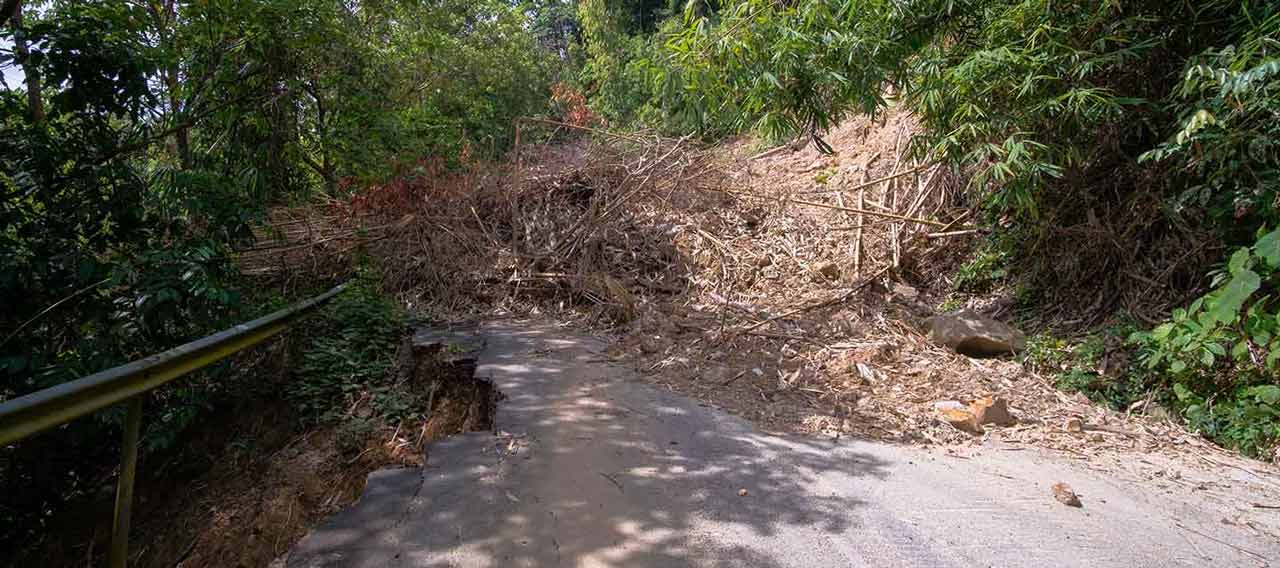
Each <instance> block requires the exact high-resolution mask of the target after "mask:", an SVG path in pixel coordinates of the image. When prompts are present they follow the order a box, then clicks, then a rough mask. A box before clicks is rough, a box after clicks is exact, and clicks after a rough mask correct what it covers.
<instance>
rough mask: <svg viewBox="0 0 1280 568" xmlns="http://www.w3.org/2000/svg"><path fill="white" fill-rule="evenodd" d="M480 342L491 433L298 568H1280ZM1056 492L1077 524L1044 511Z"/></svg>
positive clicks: (1222, 534) (1110, 508)
mask: <svg viewBox="0 0 1280 568" xmlns="http://www.w3.org/2000/svg"><path fill="white" fill-rule="evenodd" d="M483 333H484V336H485V337H486V340H487V348H486V349H485V351H484V352H483V354H482V356H481V360H480V365H479V368H478V370H477V374H478V375H480V376H491V377H492V378H493V380H494V382H495V383H496V384H497V386H498V388H499V389H500V390H501V391H502V392H503V393H504V394H505V395H506V397H507V398H506V399H505V400H504V401H502V402H501V403H500V405H499V410H498V414H497V419H496V422H497V424H496V429H497V432H496V433H490V432H473V433H468V434H461V435H457V436H453V437H451V438H448V439H446V440H443V441H441V442H437V443H436V444H434V445H432V446H431V447H430V448H429V449H428V450H427V452H428V455H427V462H426V463H427V465H426V467H425V468H422V469H394V470H383V471H379V472H375V473H373V474H372V475H370V477H369V483H368V487H367V488H366V490H365V494H364V496H363V497H362V498H361V499H360V501H359V502H357V503H356V504H355V505H353V506H352V507H351V508H349V509H348V510H346V511H344V512H341V513H339V514H338V515H335V516H334V517H333V518H331V519H330V520H329V521H327V522H326V523H324V524H323V525H321V526H319V527H317V528H316V529H315V530H314V531H312V533H311V534H309V535H308V536H307V537H305V538H304V539H303V540H302V541H301V542H299V543H298V544H297V545H296V546H295V547H294V549H293V550H292V551H291V552H290V553H289V555H288V557H287V565H288V566H290V567H320V566H358V567H365V566H368V567H374V566H377V567H382V566H413V567H419V566H422V567H426V566H430V567H436V566H439V567H444V566H459V567H494V568H497V567H520V566H581V567H604V566H655V567H677V566H699V567H738V566H759V567H775V566H776V567H783V566H788V567H791V566H795V567H801V566H804V567H808V566H817V567H824V568H827V567H831V568H834V567H849V566H874V567H885V566H930V567H936V566H963V567H965V568H971V567H976V566H997V567H1008V566H1032V567H1051V566H1054V567H1056V566H1089V567H1103V566H1122V567H1125V568H1134V567H1144V566H1153V567H1156V566H1158V567H1168V566H1268V565H1269V564H1268V562H1271V563H1276V562H1280V543H1277V542H1275V541H1272V540H1269V539H1266V538H1262V537H1259V536H1258V533H1256V532H1248V531H1245V530H1242V529H1240V528H1239V527H1234V526H1230V525H1227V524H1224V523H1222V522H1221V517H1222V512H1221V511H1218V510H1214V509H1212V508H1211V507H1209V506H1208V505H1205V504H1202V503H1198V502H1197V501H1196V500H1195V499H1194V498H1191V497H1188V498H1185V499H1180V498H1175V497H1170V496H1169V495H1168V494H1166V493H1164V492H1160V491H1156V490H1154V489H1151V488H1147V487H1144V486H1142V485H1141V484H1137V483H1134V482H1130V481H1121V480H1119V479H1116V478H1112V477H1108V476H1106V475H1104V474H1101V473H1097V472H1093V471H1089V470H1086V469H1083V468H1080V467H1078V466H1074V465H1072V464H1070V463H1067V462H1066V461H1064V460H1060V459H1056V458H1052V457H1049V456H1046V455H1042V454H1040V453H1038V452H1035V451H1008V452H1006V451H986V452H982V453H981V455H979V456H975V457H973V458H971V459H961V458H956V457H949V456H946V455H943V454H939V453H936V452H935V453H929V452H926V451H924V450H918V449H913V448H907V447H897V446H891V445H885V444H877V443H870V442H859V441H853V440H839V441H835V440H830V439H826V440H824V439H816V438H802V437H787V436H774V435H768V434H764V433H761V432H760V431H758V430H757V429H755V428H754V427H752V426H751V425H750V424H748V423H746V422H744V421H742V420H740V419H738V418H735V417H732V416H730V415H727V414H725V413H723V412H720V411H718V410H714V409H711V408H708V407H705V406H701V405H699V404H698V403H697V402H696V401H693V400H690V399H687V398H684V397H682V396H679V395H677V394H674V393H670V392H664V391H661V390H658V389H655V388H653V387H652V386H649V385H648V384H646V383H644V382H642V381H641V380H640V379H639V378H637V377H635V376H634V375H632V374H631V371H629V370H627V369H625V368H622V367H619V366H615V365H610V364H609V363H608V362H606V361H605V359H604V357H603V350H604V344H603V343H602V342H599V341H596V340H594V339H591V338H585V337H579V336H575V335H573V334H571V333H569V332H566V331H563V330H560V329H557V328H555V327H551V326H540V325H533V324H517V323H500V324H490V325H486V326H485V328H484V332H483ZM1059 481H1062V482H1067V483H1069V484H1070V485H1071V486H1072V487H1073V488H1074V489H1075V490H1076V492H1077V493H1079V494H1080V496H1081V499H1082V500H1083V502H1084V507H1083V508H1072V507H1067V506H1065V505H1063V504H1061V503H1059V502H1058V501H1056V500H1054V499H1053V497H1052V495H1051V493H1050V489H1049V487H1050V485H1051V484H1053V483H1055V482H1059ZM1206 507H1209V508H1206ZM1276 514H1277V515H1280V511H1276Z"/></svg>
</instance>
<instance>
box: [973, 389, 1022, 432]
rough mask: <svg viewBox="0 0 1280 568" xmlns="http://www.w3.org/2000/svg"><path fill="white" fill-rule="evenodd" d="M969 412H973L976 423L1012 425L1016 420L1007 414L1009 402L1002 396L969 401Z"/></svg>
mask: <svg viewBox="0 0 1280 568" xmlns="http://www.w3.org/2000/svg"><path fill="white" fill-rule="evenodd" d="M969 412H971V413H973V416H974V418H976V419H977V420H978V424H995V425H997V426H1012V425H1014V424H1017V423H1018V420H1017V419H1016V418H1014V417H1013V415H1012V414H1009V404H1008V403H1006V402H1005V401H1004V399H1003V398H992V397H989V396H988V397H983V398H980V399H978V400H975V401H973V402H970V403H969Z"/></svg>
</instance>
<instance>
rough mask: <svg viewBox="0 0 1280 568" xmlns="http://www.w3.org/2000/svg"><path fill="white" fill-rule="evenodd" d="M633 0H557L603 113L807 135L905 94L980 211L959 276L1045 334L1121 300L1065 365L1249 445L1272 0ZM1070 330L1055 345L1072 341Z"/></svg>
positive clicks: (925, 150) (1257, 440) (1272, 269)
mask: <svg viewBox="0 0 1280 568" xmlns="http://www.w3.org/2000/svg"><path fill="white" fill-rule="evenodd" d="M636 4H638V5H635V6H633V5H629V4H625V3H624V5H623V6H619V5H618V4H616V3H609V2H603V1H599V0H585V1H584V2H582V3H581V7H580V14H581V23H582V29H583V35H584V37H585V39H586V41H587V59H586V62H585V68H584V73H583V74H582V80H583V87H584V89H585V90H586V92H587V93H588V96H589V99H590V101H591V103H592V106H593V108H594V109H596V110H597V111H598V112H600V113H601V115H602V116H603V117H604V118H605V119H607V120H608V121H610V122H611V124H614V125H618V126H622V125H645V126H650V127H656V128H659V129H664V130H666V131H669V132H672V133H684V132H690V131H694V132H700V133H702V134H703V135H704V136H707V137H711V138H716V137H719V136H723V135H726V134H732V133H739V132H752V133H756V134H759V135H761V136H762V137H764V139H766V140H773V141H776V142H781V141H786V140H793V139H799V140H800V141H801V142H809V143H812V144H815V145H817V146H818V147H819V148H820V149H822V148H823V147H824V146H825V142H824V141H823V139H822V137H823V134H824V132H826V131H827V130H828V129H829V128H831V127H832V126H833V125H835V124H838V123H839V122H840V121H842V120H844V119H847V118H849V117H851V116H855V115H858V114H877V113H882V112H884V111H885V109H886V108H888V106H889V105H893V104H899V105H904V106H905V107H906V108H907V109H909V110H910V111H911V112H912V113H914V114H915V115H916V116H918V117H919V119H920V122H921V127H922V128H921V131H920V132H919V133H918V135H917V136H916V137H915V138H914V140H913V141H912V143H913V149H914V152H916V154H917V155H918V156H920V157H923V158H927V159H929V160H934V161H940V162H943V163H946V164H948V165H949V166H951V167H952V168H954V171H956V172H959V173H961V174H963V175H964V176H965V177H966V178H967V179H968V182H967V196H968V198H969V199H970V200H971V203H972V204H974V206H976V207H978V208H979V209H980V210H981V212H982V219H983V222H984V224H985V225H986V227H988V228H989V230H990V237H989V238H988V239H987V240H986V241H985V244H984V245H982V246H980V247H979V248H978V249H977V250H976V252H975V253H974V257H973V260H972V261H971V262H969V263H968V264H965V265H963V266H962V267H961V268H960V269H959V272H958V273H957V274H956V276H955V284H956V287H957V289H958V291H959V292H961V293H965V294H971V293H980V292H985V291H987V290H990V289H993V288H995V287H999V286H1001V285H1009V286H1011V287H1013V288H1016V290H1017V296H1018V298H1017V301H1018V303H1019V305H1020V307H1021V308H1022V309H1020V313H1021V314H1022V315H1023V316H1025V317H1026V318H1027V319H1030V320H1034V322H1033V324H1034V325H1037V326H1040V327H1045V328H1046V329H1055V330H1057V331H1056V333H1058V334H1059V335H1063V334H1065V335H1068V336H1072V337H1076V336H1078V335H1079V334H1080V333H1084V334H1085V335H1084V337H1086V338H1088V337H1094V338H1096V337H1097V335H1096V334H1098V333H1101V334H1103V335H1115V332H1114V331H1112V329H1118V328H1114V327H1113V326H1114V325H1115V324H1111V323H1108V322H1115V321H1120V320H1126V319H1127V320H1131V321H1136V322H1138V324H1137V326H1136V327H1137V328H1138V329H1137V330H1135V331H1134V332H1133V333H1132V334H1129V335H1128V336H1127V337H1126V338H1125V341H1121V342H1119V345H1115V346H1113V347H1111V348H1108V352H1110V351H1111V350H1120V351H1126V352H1128V353H1129V355H1130V356H1129V357H1128V358H1127V359H1128V360H1129V363H1128V364H1127V366H1126V368H1125V369H1124V370H1123V371H1121V372H1120V378H1114V379H1113V378H1106V379H1104V380H1105V381H1108V382H1111V381H1115V382H1116V384H1113V385H1109V386H1105V387H1104V386H1098V385H1095V384H1094V383H1093V382H1081V380H1080V377H1079V376H1075V375H1072V373H1077V374H1078V373H1079V371H1078V370H1077V371H1071V370H1067V371H1064V372H1065V373H1066V375H1065V376H1064V379H1063V383H1064V385H1065V386H1072V385H1076V386H1081V387H1084V385H1086V384H1089V385H1094V386H1088V387H1084V388H1083V390H1084V391H1086V392H1089V393H1091V394H1092V395H1094V396H1096V397H1099V399H1100V400H1106V401H1108V402H1109V403H1111V404H1113V405H1116V406H1127V405H1130V404H1133V403H1135V402H1140V401H1143V400H1147V399H1150V398H1151V397H1155V398H1156V399H1157V400H1158V401H1160V402H1161V403H1164V404H1167V405H1169V406H1170V407H1171V408H1173V409H1175V410H1176V411H1177V412H1178V413H1179V414H1180V415H1181V416H1182V417H1183V418H1185V419H1186V421H1187V423H1188V424H1189V425H1190V426H1191V427H1192V428H1193V429H1196V430H1198V431H1201V432H1203V433H1205V434H1206V435H1208V436H1210V437H1212V438H1214V439H1216V440H1218V441H1219V442H1221V443H1223V444H1225V445H1228V446H1231V447H1235V448H1239V449H1240V450H1242V451H1244V452H1245V453H1247V454H1249V455H1254V456H1259V457H1262V456H1270V455H1271V453H1272V450H1273V449H1274V448H1275V447H1276V444H1277V441H1280V398H1278V396H1277V395H1280V383H1278V382H1277V381H1278V380H1277V377H1278V376H1280V366H1277V362H1278V361H1280V342H1277V340H1276V325H1277V322H1280V304H1278V303H1277V302H1276V300H1275V298H1276V292H1277V285H1278V283H1277V281H1276V278H1275V274H1276V267H1277V265H1276V260H1277V255H1278V254H1280V248H1277V246H1278V245H1280V239H1278V238H1277V233H1276V232H1275V229H1276V228H1277V226H1278V225H1280V131H1277V130H1276V128H1277V127H1276V125H1277V124H1280V122H1278V121H1277V118H1280V40H1278V39H1277V38H1280V9H1278V8H1277V7H1276V5H1275V4H1274V3H1271V2H1260V1H1259V2H1254V1H1246V2H1225V1H1210V2H1199V3H1194V4H1188V3H1176V2H1175V3H1169V2H1136V3H1123V4H1119V3H1113V2H1077V3H1074V4H1061V3H1056V2H1048V1H1046V0H970V1H965V2H951V1H946V2H942V1H936V2H935V1H930V0H924V1H919V2H907V3H900V2H878V1H857V0H827V1H818V2H800V3H788V2H771V1H767V0H744V1H726V2H714V1H693V2H687V3H682V4H680V5H678V6H677V5H672V6H665V7H660V6H652V5H648V3H643V2H640V3H636ZM655 22H657V23H655ZM806 139H807V140H806ZM1064 322H1066V323H1064ZM1091 330H1093V331H1091ZM1097 330H1101V331H1097ZM1090 333H1093V334H1094V335H1092V336H1091V335H1089V334H1090ZM1093 341H1096V339H1085V340H1083V341H1082V342H1078V344H1077V343H1076V342H1068V343H1063V344H1062V349H1064V350H1066V349H1070V350H1073V351H1075V352H1076V353H1077V354H1078V355H1079V356H1085V357H1087V355H1083V354H1087V353H1089V352H1090V351H1091V349H1090V348H1089V345H1090V343H1091V342H1093ZM1113 343H1114V342H1113ZM1098 356H1101V354H1098Z"/></svg>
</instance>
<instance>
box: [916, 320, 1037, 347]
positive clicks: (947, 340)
mask: <svg viewBox="0 0 1280 568" xmlns="http://www.w3.org/2000/svg"><path fill="white" fill-rule="evenodd" d="M929 338H930V339H932V340H933V341H934V343H938V344H941V345H946V346H947V347H950V348H952V349H955V350H956V351H957V352H959V353H961V354H964V355H968V356H970V357H993V356H996V355H1007V354H1010V353H1016V352H1018V351H1022V350H1023V348H1025V347H1026V346H1027V338H1026V336H1025V335H1023V334H1022V332H1021V331H1018V330H1016V329H1013V328H1012V327H1009V325H1007V324H1004V323H1001V322H998V321H996V320H993V319H991V318H989V317H986V316H983V315H979V314H977V313H975V312H974V311H973V310H961V311H959V312H956V313H952V314H943V315H937V316H934V317H932V318H929Z"/></svg>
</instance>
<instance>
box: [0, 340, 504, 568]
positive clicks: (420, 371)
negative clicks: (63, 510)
mask: <svg viewBox="0 0 1280 568" xmlns="http://www.w3.org/2000/svg"><path fill="white" fill-rule="evenodd" d="M413 369H414V372H413V373H412V375H411V376H410V377H408V378H409V381H408V383H407V384H406V388H413V389H424V391H430V390H434V391H435V393H436V394H435V395H434V396H433V397H431V399H430V400H431V401H432V403H431V412H430V413H429V417H428V419H427V420H425V421H420V422H417V423H411V422H405V423H402V424H396V425H392V424H385V423H382V422H380V421H378V420H377V419H376V418H374V417H373V416H372V415H371V414H372V413H371V411H370V410H369V409H367V408H364V407H355V408H352V409H351V410H350V412H349V413H348V416H347V418H346V419H345V420H343V421H342V422H340V423H339V424H338V425H325V426H313V427H303V426H301V422H300V421H299V420H298V416H297V415H296V414H295V413H294V411H293V409H292V407H291V406H290V405H289V404H287V403H285V402H283V401H280V400H279V399H272V398H267V399H261V400H254V401H245V402H243V403H241V404H239V405H238V406H236V407H234V408H227V409H224V410H223V411H221V412H218V413H217V414H215V415H214V416H211V417H210V418H208V419H207V420H206V421H205V422H204V424H205V425H204V426H202V427H199V428H197V430H196V431H195V432H192V433H191V434H190V435H189V436H188V438H187V439H186V440H185V441H184V442H183V443H182V444H180V445H179V447H180V448H181V451H179V452H177V453H175V454H170V455H164V456H160V455H156V456H152V457H151V458H150V459H145V460H144V461H143V462H142V463H141V464H140V475H141V477H140V479H139V483H138V486H137V488H136V492H137V493H136V495H137V498H136V500H135V508H134V517H133V518H134V522H133V530H132V531H131V535H132V538H131V564H130V565H131V566H142V567H157V568H158V567H165V568H171V567H174V566H184V567H191V568H195V567H231V566H234V567H261V566H267V565H269V564H271V563H272V561H273V560H275V559H276V558H278V557H280V556H281V555H282V554H284V553H285V552H286V551H288V549H289V547H290V546H292V545H293V543H295V542H296V541H297V540H298V539H300V538H302V536H304V535H305V534H306V532H307V530H308V529H309V528H310V527H312V526H313V525H315V524H316V523H317V522H319V521H321V520H323V519H324V518H326V517H328V516H329V515H331V514H333V513H335V512H337V511H339V510H341V509H343V508H344V507H346V506H348V505H350V504H351V503H352V502H354V501H355V500H356V499H358V498H359V497H360V495H361V493H362V492H363V490H364V485H365V479H366V477H367V476H368V474H369V473H370V472H372V471H374V470H377V469H381V468H385V467H396V466H400V467H416V466H421V465H422V463H423V459H424V454H423V451H422V448H424V445H425V444H426V443H429V442H431V441H434V440H438V439H441V438H444V437H446V436H449V435H451V434H454V433H458V432H462V431H471V430H485V429H489V428H491V427H492V417H493V405H494V403H495V400H496V399H495V397H496V393H495V392H494V391H493V387H492V385H491V384H490V383H488V381H484V380H480V379H476V378H475V377H474V364H471V365H458V366H442V365H421V364H419V365H413ZM112 491H113V487H111V486H107V487H104V488H103V491H100V492H99V493H98V496H97V498H95V499H92V500H89V501H87V502H83V503H80V504H78V505H73V506H72V507H70V508H69V512H68V513H67V514H64V515H61V516H59V517H58V518H57V520H56V521H55V523H54V524H53V525H52V526H51V527H50V529H49V531H48V534H50V535H57V538H56V539H51V542H50V543H48V544H47V545H46V546H44V547H43V548H42V549H40V550H36V551H30V552H28V553H27V555H25V556H22V557H20V558H14V559H12V562H13V565H15V566H18V565H23V566H34V565H40V566H68V567H69V566H84V565H86V562H89V563H90V565H93V564H94V563H95V562H97V563H101V562H102V561H103V560H102V554H103V552H104V551H105V549H106V547H107V545H108V542H109V540H110V532H111V517H112V513H111V511H112V499H113V495H112Z"/></svg>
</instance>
